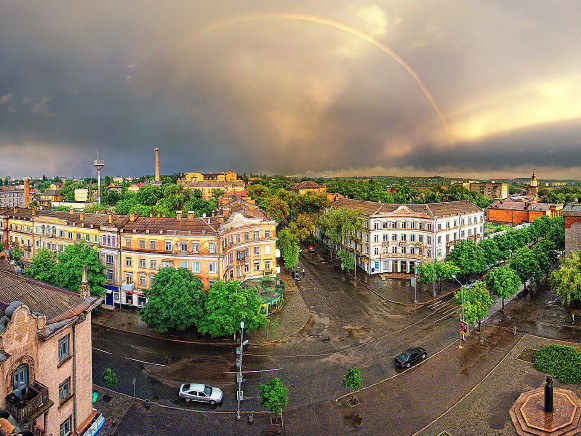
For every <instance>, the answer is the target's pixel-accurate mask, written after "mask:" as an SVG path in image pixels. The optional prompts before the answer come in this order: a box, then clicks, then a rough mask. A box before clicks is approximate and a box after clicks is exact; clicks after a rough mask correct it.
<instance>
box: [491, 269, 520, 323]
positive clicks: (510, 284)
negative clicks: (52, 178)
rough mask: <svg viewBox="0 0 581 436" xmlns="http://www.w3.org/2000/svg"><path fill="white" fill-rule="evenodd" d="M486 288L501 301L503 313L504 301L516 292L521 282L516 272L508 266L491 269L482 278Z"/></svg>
mask: <svg viewBox="0 0 581 436" xmlns="http://www.w3.org/2000/svg"><path fill="white" fill-rule="evenodd" d="M484 281H485V282H486V287H487V288H488V290H489V291H490V292H492V293H493V294H494V295H496V296H497V297H500V298H501V299H502V311H503V312H504V299H505V298H510V296H511V295H514V294H515V293H516V292H518V289H519V288H520V285H521V281H520V278H519V277H518V275H517V274H516V272H515V271H514V270H513V269H512V268H511V267H509V266H508V265H503V266H497V267H495V268H492V269H491V270H490V271H489V272H488V274H486V275H485V276H484Z"/></svg>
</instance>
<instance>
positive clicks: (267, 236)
mask: <svg viewBox="0 0 581 436" xmlns="http://www.w3.org/2000/svg"><path fill="white" fill-rule="evenodd" d="M264 238H270V230H265V231H264Z"/></svg>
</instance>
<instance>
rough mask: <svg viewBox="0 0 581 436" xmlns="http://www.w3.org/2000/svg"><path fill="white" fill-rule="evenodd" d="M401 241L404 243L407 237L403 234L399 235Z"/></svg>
mask: <svg viewBox="0 0 581 436" xmlns="http://www.w3.org/2000/svg"><path fill="white" fill-rule="evenodd" d="M400 240H401V241H406V240H407V235H406V234H405V233H402V234H401V239H400Z"/></svg>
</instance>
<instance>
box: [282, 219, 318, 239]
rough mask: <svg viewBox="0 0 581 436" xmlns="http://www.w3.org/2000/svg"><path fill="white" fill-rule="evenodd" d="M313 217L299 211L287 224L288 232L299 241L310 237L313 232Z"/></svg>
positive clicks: (314, 222)
mask: <svg viewBox="0 0 581 436" xmlns="http://www.w3.org/2000/svg"><path fill="white" fill-rule="evenodd" d="M315 224H316V221H315V218H314V217H313V216H312V215H309V214H307V213H300V214H298V215H297V217H296V218H295V220H294V221H291V222H290V223H289V226H288V230H289V232H291V234H292V235H293V236H296V237H297V238H298V240H299V241H306V240H309V239H312V237H313V233H314V232H315Z"/></svg>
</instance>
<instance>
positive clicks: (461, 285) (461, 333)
mask: <svg viewBox="0 0 581 436" xmlns="http://www.w3.org/2000/svg"><path fill="white" fill-rule="evenodd" d="M452 277H453V278H454V280H456V281H457V282H458V283H460V296H461V299H462V314H461V318H460V323H461V326H464V325H465V321H464V285H463V284H462V282H460V280H458V278H457V277H456V275H454V274H452ZM460 335H461V339H462V340H465V339H464V333H463V332H462V330H461V331H460Z"/></svg>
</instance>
